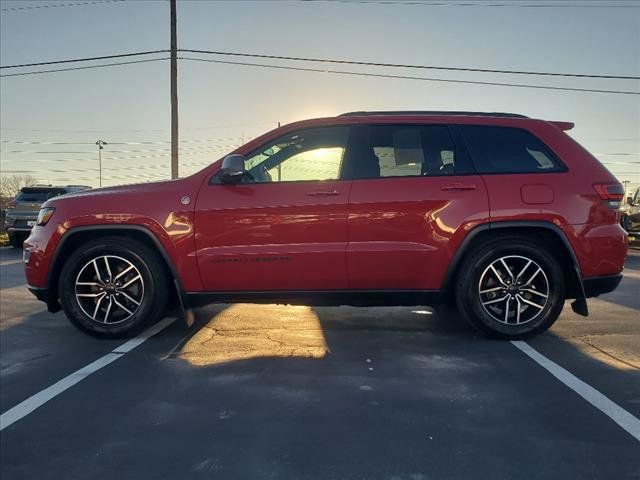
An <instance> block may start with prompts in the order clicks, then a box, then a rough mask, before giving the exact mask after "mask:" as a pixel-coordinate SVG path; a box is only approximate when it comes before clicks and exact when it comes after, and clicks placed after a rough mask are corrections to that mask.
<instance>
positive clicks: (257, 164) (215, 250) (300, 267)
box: [195, 127, 351, 292]
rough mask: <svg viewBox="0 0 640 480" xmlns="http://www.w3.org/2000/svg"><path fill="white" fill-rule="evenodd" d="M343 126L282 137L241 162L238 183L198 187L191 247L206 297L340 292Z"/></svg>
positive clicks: (343, 275) (345, 194) (343, 280)
mask: <svg viewBox="0 0 640 480" xmlns="http://www.w3.org/2000/svg"><path fill="white" fill-rule="evenodd" d="M348 133H349V128H348V127H323V128H314V129H307V130H301V131H297V132H294V133H290V134H286V135H284V136H283V137H281V138H278V139H277V140H275V141H273V142H269V143H268V144H266V145H263V146H261V147H259V148H258V149H257V150H256V151H255V152H254V153H253V154H249V155H248V156H247V160H246V162H245V168H246V169H247V171H248V174H247V175H245V178H244V179H243V183H241V184H237V185H225V184H221V183H220V182H219V181H217V179H216V178H215V177H214V178H213V179H212V181H211V182H210V184H209V185H205V186H203V188H202V189H201V190H200V193H199V195H198V200H197V205H196V218H195V229H196V246H197V257H198V265H199V267H200V274H201V277H202V283H203V285H204V288H205V289H206V290H209V291H243V292H244V291H301V290H336V289H345V288H347V272H346V253H345V252H346V245H347V199H348V198H349V189H350V187H351V181H350V180H342V179H341V171H342V164H343V160H344V158H345V156H346V145H347V139H348Z"/></svg>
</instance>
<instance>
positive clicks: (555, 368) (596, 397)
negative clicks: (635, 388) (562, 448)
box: [511, 341, 640, 442]
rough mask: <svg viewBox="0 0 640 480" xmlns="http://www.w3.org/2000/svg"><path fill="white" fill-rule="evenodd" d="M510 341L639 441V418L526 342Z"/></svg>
mask: <svg viewBox="0 0 640 480" xmlns="http://www.w3.org/2000/svg"><path fill="white" fill-rule="evenodd" d="M511 343H512V344H513V345H514V346H515V347H516V348H518V349H520V350H521V351H522V352H524V353H525V354H527V355H528V356H529V357H530V358H532V359H533V360H534V361H535V362H536V363H538V364H539V365H540V366H542V367H543V368H544V369H546V370H547V371H548V372H549V373H551V375H553V376H554V377H556V378H557V379H558V380H560V381H561V382H562V383H564V384H565V385H566V386H567V387H569V388H570V389H571V390H573V391H574V392H576V393H577V394H578V395H580V396H581V397H582V398H584V399H585V400H586V401H587V402H589V403H590V404H591V405H593V406H594V407H596V408H597V409H598V410H600V411H601V412H602V413H604V414H605V415H606V416H607V417H609V418H610V419H611V420H613V421H614V422H616V423H617V424H618V425H619V426H620V427H621V428H622V429H623V430H625V431H626V432H627V433H629V434H630V435H631V436H632V437H633V438H635V439H636V440H638V441H639V442H640V420H639V419H638V418H636V417H634V416H633V415H632V414H630V413H629V412H627V411H626V410H625V409H624V408H622V407H621V406H620V405H618V404H617V403H614V402H612V401H611V400H609V399H608V398H607V397H605V396H604V395H603V394H602V393H600V392H599V391H598V390H596V389H595V388H593V387H592V386H591V385H588V384H586V383H585V382H583V381H582V380H580V379H579V378H578V377H576V376H575V375H573V374H572V373H571V372H569V371H568V370H565V369H564V368H562V367H561V366H560V365H558V364H557V363H555V362H553V361H551V360H549V359H548V358H547V357H545V356H544V355H542V354H541V353H540V352H538V351H537V350H536V349H534V348H533V347H532V346H531V345H529V344H528V343H527V342H523V341H512V342H511Z"/></svg>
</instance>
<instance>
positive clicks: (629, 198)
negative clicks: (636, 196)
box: [627, 197, 633, 206]
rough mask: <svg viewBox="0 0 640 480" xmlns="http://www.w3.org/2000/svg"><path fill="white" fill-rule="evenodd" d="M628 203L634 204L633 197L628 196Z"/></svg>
mask: <svg viewBox="0 0 640 480" xmlns="http://www.w3.org/2000/svg"><path fill="white" fill-rule="evenodd" d="M627 205H631V206H633V197H627Z"/></svg>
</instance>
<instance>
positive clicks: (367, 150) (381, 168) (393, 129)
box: [356, 125, 456, 178]
mask: <svg viewBox="0 0 640 480" xmlns="http://www.w3.org/2000/svg"><path fill="white" fill-rule="evenodd" d="M455 156H456V155H455V147H454V143H453V140H452V139H451V136H450V134H449V129H448V128H447V127H446V126H442V125H428V126H425V125H371V126H370V127H369V134H368V140H364V145H362V152H361V158H360V161H359V165H358V168H357V171H356V178H381V177H382V178H384V177H415V176H441V175H453V174H454V173H455V160H456V158H455Z"/></svg>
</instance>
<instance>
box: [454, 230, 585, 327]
mask: <svg viewBox="0 0 640 480" xmlns="http://www.w3.org/2000/svg"><path fill="white" fill-rule="evenodd" d="M535 232H540V233H542V234H543V241H544V240H546V241H547V242H548V243H551V244H554V246H558V247H560V248H561V250H560V251H562V252H563V255H562V257H563V258H562V259H563V261H564V262H566V266H567V267H569V268H567V269H566V270H565V272H566V275H565V282H566V285H567V298H575V299H576V301H575V302H573V303H572V308H573V309H574V311H575V312H576V313H579V314H581V315H587V314H588V311H587V304H586V300H585V298H586V295H585V291H584V285H583V283H582V274H581V271H580V264H579V263H578V259H577V257H576V255H575V252H574V251H573V248H572V247H571V244H570V243H569V240H568V239H567V236H566V235H565V233H564V232H563V231H562V230H561V229H560V227H558V226H557V225H555V224H553V223H551V222H546V221H500V222H488V223H483V224H481V225H478V226H476V227H474V228H473V229H471V230H470V231H469V232H468V233H467V235H466V236H465V238H464V239H463V241H462V243H461V244H460V247H458V249H457V251H456V253H455V255H454V256H453V258H452V260H451V262H450V264H449V268H448V270H447V273H446V275H445V278H444V280H443V283H442V290H444V291H446V292H450V291H451V288H452V286H453V283H454V281H455V278H456V274H457V271H458V268H459V267H460V265H461V263H462V260H463V259H464V258H465V255H466V254H468V253H469V252H470V251H471V250H473V249H474V248H476V247H477V246H478V245H480V244H481V243H482V242H483V241H485V239H491V238H495V235H496V234H497V235H506V234H521V235H522V234H525V235H526V234H527V233H529V234H533V233H535Z"/></svg>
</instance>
